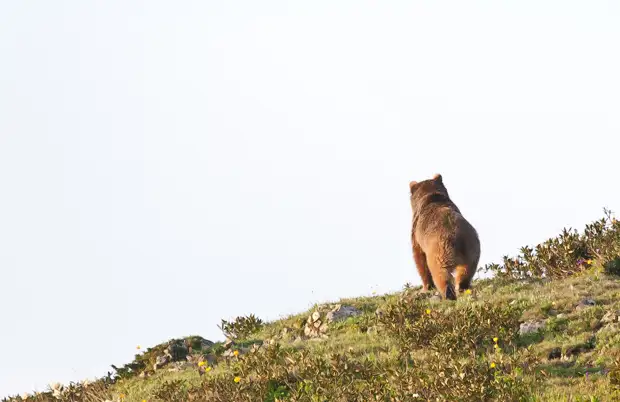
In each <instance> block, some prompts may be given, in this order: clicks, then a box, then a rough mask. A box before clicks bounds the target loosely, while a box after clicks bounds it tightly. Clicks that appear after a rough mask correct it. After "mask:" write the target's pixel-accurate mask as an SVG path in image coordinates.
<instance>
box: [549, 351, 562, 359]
mask: <svg viewBox="0 0 620 402" xmlns="http://www.w3.org/2000/svg"><path fill="white" fill-rule="evenodd" d="M560 357H562V349H561V348H553V349H551V351H550V352H549V355H548V356H547V359H549V360H553V359H559V358H560Z"/></svg>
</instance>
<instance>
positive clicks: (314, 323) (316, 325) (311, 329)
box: [304, 311, 327, 338]
mask: <svg viewBox="0 0 620 402" xmlns="http://www.w3.org/2000/svg"><path fill="white" fill-rule="evenodd" d="M325 332H327V323H326V322H324V321H323V320H321V314H320V313H319V312H318V311H315V312H314V313H312V314H311V315H310V316H309V317H308V319H307V320H306V326H305V327H304V335H305V336H307V337H308V338H319V337H321V336H322V335H323V334H325Z"/></svg>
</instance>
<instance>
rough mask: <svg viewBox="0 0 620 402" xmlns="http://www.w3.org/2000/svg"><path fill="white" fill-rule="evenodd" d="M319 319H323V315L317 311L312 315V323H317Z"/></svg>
mask: <svg viewBox="0 0 620 402" xmlns="http://www.w3.org/2000/svg"><path fill="white" fill-rule="evenodd" d="M319 318H321V314H319V312H318V311H315V312H314V313H312V322H315V321H317V320H318V319H319Z"/></svg>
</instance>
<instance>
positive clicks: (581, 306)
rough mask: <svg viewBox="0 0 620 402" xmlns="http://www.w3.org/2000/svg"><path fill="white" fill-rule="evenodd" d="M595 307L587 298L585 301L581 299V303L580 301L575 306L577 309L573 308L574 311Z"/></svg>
mask: <svg viewBox="0 0 620 402" xmlns="http://www.w3.org/2000/svg"><path fill="white" fill-rule="evenodd" d="M595 305H596V302H595V301H594V300H592V299H590V298H587V299H583V300H582V301H580V302H579V304H577V307H575V309H576V310H581V309H584V308H588V307H592V306H595Z"/></svg>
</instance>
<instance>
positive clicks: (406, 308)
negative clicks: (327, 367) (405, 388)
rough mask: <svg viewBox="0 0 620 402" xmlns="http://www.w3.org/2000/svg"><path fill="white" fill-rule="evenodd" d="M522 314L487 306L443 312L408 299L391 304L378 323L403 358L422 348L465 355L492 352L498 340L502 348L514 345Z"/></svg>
mask: <svg viewBox="0 0 620 402" xmlns="http://www.w3.org/2000/svg"><path fill="white" fill-rule="evenodd" d="M521 313H522V312H521V310H520V309H519V308H517V307H513V306H503V305H499V306H497V305H491V304H487V303H481V304H466V305H463V306H458V307H456V306H455V307H452V308H448V309H446V310H444V311H442V310H438V309H437V310H436V309H433V308H432V307H429V306H428V305H427V304H426V303H425V302H424V301H423V300H419V299H417V300H416V299H411V298H409V297H405V298H402V299H400V300H398V301H396V302H394V303H391V304H388V305H387V306H386V307H385V309H384V311H383V312H382V314H381V315H380V316H379V319H378V320H379V325H380V327H381V328H382V329H383V330H384V331H385V332H386V333H387V334H388V335H389V336H391V337H392V338H394V340H395V341H396V343H397V344H398V346H399V348H400V351H401V354H402V355H403V356H404V355H406V354H408V353H409V352H410V351H411V350H414V349H419V348H424V349H430V350H433V351H436V352H441V353H448V354H451V355H463V354H480V353H484V352H485V351H487V350H489V349H490V350H492V349H493V348H494V347H495V342H494V338H498V339H497V340H498V342H499V343H498V344H497V347H498V348H499V347H500V346H502V345H508V344H510V343H511V342H512V341H513V340H514V339H515V337H516V335H517V333H518V330H519V318H520V316H521Z"/></svg>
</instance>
